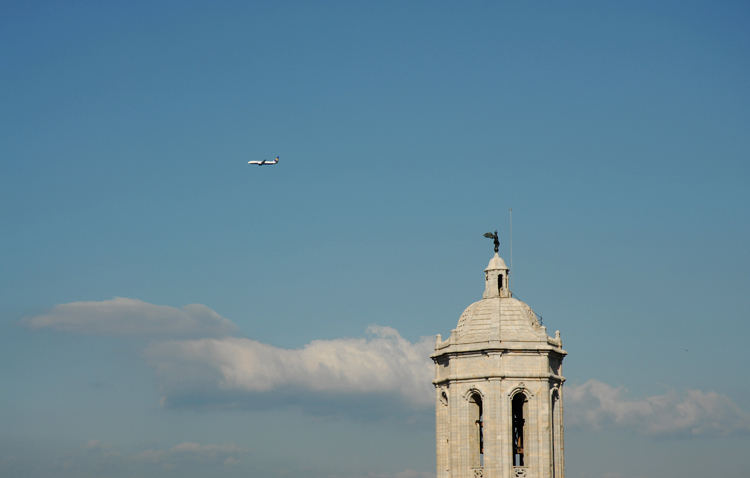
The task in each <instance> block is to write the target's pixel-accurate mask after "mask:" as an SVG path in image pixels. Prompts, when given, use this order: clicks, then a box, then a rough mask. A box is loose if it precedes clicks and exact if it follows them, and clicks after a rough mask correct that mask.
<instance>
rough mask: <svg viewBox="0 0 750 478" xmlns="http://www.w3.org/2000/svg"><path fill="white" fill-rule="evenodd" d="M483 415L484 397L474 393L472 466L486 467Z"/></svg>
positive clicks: (470, 439) (471, 411)
mask: <svg viewBox="0 0 750 478" xmlns="http://www.w3.org/2000/svg"><path fill="white" fill-rule="evenodd" d="M482 415H483V413H482V397H481V396H480V395H479V393H476V392H475V393H472V394H471V397H469V420H470V423H469V426H470V427H471V428H470V437H469V450H470V453H471V466H472V467H479V466H483V465H484V423H483V416H482Z"/></svg>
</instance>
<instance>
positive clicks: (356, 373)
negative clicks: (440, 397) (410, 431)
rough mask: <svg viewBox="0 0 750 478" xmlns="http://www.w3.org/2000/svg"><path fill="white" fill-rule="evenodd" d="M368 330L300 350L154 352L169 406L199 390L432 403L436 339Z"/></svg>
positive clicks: (256, 345)
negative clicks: (362, 396)
mask: <svg viewBox="0 0 750 478" xmlns="http://www.w3.org/2000/svg"><path fill="white" fill-rule="evenodd" d="M368 334H369V336H368V337H366V338H344V339H333V340H315V341H312V342H310V343H309V344H307V345H305V346H304V347H303V348H300V349H283V348H278V347H274V346H271V345H267V344H263V343H261V342H257V341H255V340H250V339H244V338H236V337H227V338H222V339H199V340H183V341H170V342H162V343H157V344H152V345H151V346H150V347H149V349H148V350H147V352H146V356H147V357H148V359H149V361H150V362H151V363H152V364H153V365H154V367H155V368H156V371H157V374H158V375H159V377H160V378H161V379H162V382H163V384H164V392H165V395H166V401H167V403H169V400H170V398H171V397H170V395H171V394H176V393H190V392H191V387H192V388H194V389H195V390H194V391H205V390H207V389H213V390H214V391H217V392H219V393H221V392H226V393H235V394H236V393H240V394H257V393H262V392H270V391H274V390H279V389H297V390H305V391H309V392H313V393H322V394H328V395H330V394H378V395H383V394H385V395H391V396H395V397H398V398H400V399H402V400H404V401H406V402H408V403H411V404H414V405H420V406H425V405H431V404H432V400H433V395H432V385H431V383H430V380H431V377H432V362H431V360H430V359H429V354H430V352H431V351H432V345H433V340H432V339H431V338H423V339H421V340H419V341H417V342H415V343H412V342H410V341H408V340H406V339H404V338H403V337H401V335H399V333H398V332H397V331H396V330H395V329H392V328H390V327H379V326H372V327H370V328H369V329H368ZM186 389H187V390H186Z"/></svg>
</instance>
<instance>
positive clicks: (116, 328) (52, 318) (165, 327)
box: [22, 297, 237, 337]
mask: <svg viewBox="0 0 750 478" xmlns="http://www.w3.org/2000/svg"><path fill="white" fill-rule="evenodd" d="M22 323H24V324H25V325H27V326H28V327H31V328H32V329H42V328H52V329H57V330H64V331H67V332H76V333H86V334H96V335H120V336H122V335H139V336H143V335H157V336H172V337H175V336H177V337H186V336H188V337H217V336H219V337H220V336H226V335H231V334H233V333H235V332H236V330H237V328H236V327H235V325H234V324H233V323H232V322H231V321H229V320H228V319H225V318H223V317H222V316H220V315H219V314H217V313H216V312H214V311H213V310H211V309H210V308H208V307H206V306H205V305H201V304H189V305H186V306H184V307H182V308H179V309H178V308H176V307H170V306H166V305H155V304H149V303H148V302H143V301H142V300H138V299H128V298H124V297H115V298H113V299H110V300H102V301H87V302H69V303H67V304H59V305H56V306H55V307H54V308H52V310H50V311H49V312H48V313H46V314H42V315H37V316H34V317H27V318H25V319H23V320H22Z"/></svg>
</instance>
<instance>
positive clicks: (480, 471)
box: [471, 466, 525, 478]
mask: <svg viewBox="0 0 750 478" xmlns="http://www.w3.org/2000/svg"><path fill="white" fill-rule="evenodd" d="M471 471H472V472H474V478H484V468H483V467H481V466H477V467H475V468H472V469H471ZM524 476H525V475H524Z"/></svg>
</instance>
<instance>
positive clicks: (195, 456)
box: [132, 442, 244, 468]
mask: <svg viewBox="0 0 750 478" xmlns="http://www.w3.org/2000/svg"><path fill="white" fill-rule="evenodd" d="M243 453H244V452H243V450H242V449H241V448H239V447H238V446H236V445H233V444H224V445H213V444H207V445H202V444H200V443H194V442H184V443H180V444H178V445H175V446H173V447H172V448H169V449H163V448H156V449H154V448H151V449H148V450H143V451H141V452H140V453H138V454H136V455H135V456H133V457H132V459H133V460H135V461H141V462H147V463H154V464H160V465H162V466H165V467H167V468H172V467H174V466H176V465H177V464H185V463H204V464H219V463H221V464H223V465H225V466H232V465H236V464H238V463H239V462H240V459H239V456H240V455H242V454H243Z"/></svg>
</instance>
